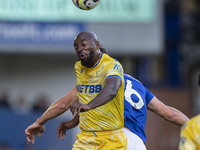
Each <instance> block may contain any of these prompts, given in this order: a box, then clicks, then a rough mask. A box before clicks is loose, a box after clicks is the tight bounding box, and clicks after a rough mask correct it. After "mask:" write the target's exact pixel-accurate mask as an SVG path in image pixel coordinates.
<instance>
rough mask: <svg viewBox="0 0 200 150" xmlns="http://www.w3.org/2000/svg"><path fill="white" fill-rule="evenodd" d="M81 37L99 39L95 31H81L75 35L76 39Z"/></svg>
mask: <svg viewBox="0 0 200 150" xmlns="http://www.w3.org/2000/svg"><path fill="white" fill-rule="evenodd" d="M80 37H84V38H85V39H93V40H94V41H98V38H97V35H96V34H95V33H94V32H81V33H79V34H78V35H77V36H76V37H75V39H74V41H75V40H76V39H77V38H80Z"/></svg>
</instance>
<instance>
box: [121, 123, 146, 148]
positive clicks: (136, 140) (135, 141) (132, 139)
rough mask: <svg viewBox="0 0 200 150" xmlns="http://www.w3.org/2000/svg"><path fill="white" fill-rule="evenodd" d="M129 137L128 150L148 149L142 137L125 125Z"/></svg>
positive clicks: (125, 131)
mask: <svg viewBox="0 0 200 150" xmlns="http://www.w3.org/2000/svg"><path fill="white" fill-rule="evenodd" d="M123 130H124V133H125V134H126V137H127V150H147V149H146V146H145V145H144V142H143V141H142V139H141V138H140V137H139V136H137V135H136V134H135V133H133V132H131V131H130V130H129V129H128V128H126V127H123Z"/></svg>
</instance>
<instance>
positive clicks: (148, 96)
mask: <svg viewBox="0 0 200 150" xmlns="http://www.w3.org/2000/svg"><path fill="white" fill-rule="evenodd" d="M145 89H146V103H147V105H148V104H149V102H150V101H151V100H152V99H153V97H154V95H153V94H152V93H151V92H150V91H149V90H148V89H147V88H145Z"/></svg>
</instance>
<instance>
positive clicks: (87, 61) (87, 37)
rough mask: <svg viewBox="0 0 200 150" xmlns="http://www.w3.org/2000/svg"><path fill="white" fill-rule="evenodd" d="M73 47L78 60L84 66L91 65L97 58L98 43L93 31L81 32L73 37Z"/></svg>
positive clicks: (98, 54) (98, 53)
mask: <svg viewBox="0 0 200 150" xmlns="http://www.w3.org/2000/svg"><path fill="white" fill-rule="evenodd" d="M74 48H75V50H76V54H77V56H78V60H80V61H81V64H82V65H83V66H86V67H93V66H94V64H95V63H96V62H97V61H98V60H99V56H100V53H101V51H100V43H99V42H98V39H97V35H96V34H95V33H93V32H81V33H79V34H78V35H77V36H76V38H75V39H74Z"/></svg>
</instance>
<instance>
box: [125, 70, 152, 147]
mask: <svg viewBox="0 0 200 150" xmlns="http://www.w3.org/2000/svg"><path fill="white" fill-rule="evenodd" d="M124 80H125V92H124V119H125V126H126V127H127V128H129V129H130V130H131V131H132V132H133V133H135V134H137V135H138V136H139V137H140V138H141V139H142V140H143V142H144V143H145V141H146V135H145V125H146V117H147V105H148V103H149V102H150V101H151V100H152V98H153V97H154V95H153V94H151V93H150V92H149V91H148V90H147V89H146V88H145V87H144V86H143V85H142V83H141V82H139V81H138V80H136V79H135V78H133V77H131V76H129V75H127V74H124Z"/></svg>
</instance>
